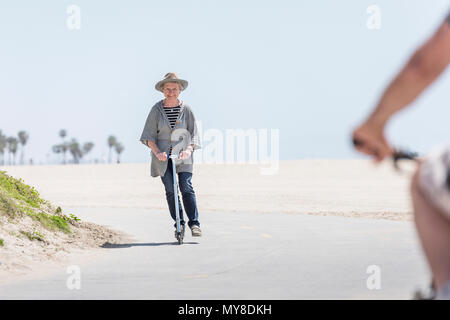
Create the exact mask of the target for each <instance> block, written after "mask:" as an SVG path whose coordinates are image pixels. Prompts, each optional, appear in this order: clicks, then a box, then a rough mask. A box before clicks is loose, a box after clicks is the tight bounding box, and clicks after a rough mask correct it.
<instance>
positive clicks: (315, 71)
mask: <svg viewBox="0 0 450 320" xmlns="http://www.w3.org/2000/svg"><path fill="white" fill-rule="evenodd" d="M243 2H244V1H242V0H238V1H236V0H227V1H211V0H202V1H200V0H195V1H194V0H183V1H178V0H173V1H144V0H142V1H137V0H127V1H110V0H108V1H106V0H95V1H92V0H72V1H62V0H54V1H49V0H47V1H46V0H42V1H34V0H27V1H24V0H14V1H12V0H10V1H6V0H3V1H1V3H0V21H1V27H0V39H2V41H1V44H0V46H1V47H0V48H1V50H0V52H1V55H0V57H1V59H0V70H1V72H0V88H1V100H0V108H1V112H0V129H1V130H2V131H3V132H4V133H6V134H8V135H12V134H16V133H17V132H18V131H19V130H21V129H25V130H27V131H29V133H30V135H31V138H30V141H29V143H28V146H27V150H26V154H27V157H33V158H35V162H40V161H45V159H46V154H49V153H50V154H51V146H52V145H54V144H56V143H58V142H59V138H58V134H57V133H58V131H59V129H61V128H65V129H67V130H68V133H69V137H76V138H77V139H78V140H79V141H80V142H85V141H93V142H94V143H95V145H96V146H95V147H94V149H93V151H92V155H90V156H89V157H88V158H98V157H100V156H101V155H102V154H103V155H104V156H106V155H107V147H106V138H107V136H108V135H109V134H114V135H116V136H117V137H118V139H119V140H120V141H121V142H122V143H123V144H124V145H125V151H124V154H123V156H122V160H123V161H126V162H143V161H148V160H149V153H148V151H147V149H146V148H145V147H144V146H143V145H142V144H141V143H140V142H139V141H138V139H139V137H140V134H141V131H142V128H143V125H144V122H145V119H146V117H147V114H148V112H149V110H150V108H151V107H152V106H153V104H154V103H155V102H156V101H158V100H159V99H161V98H162V95H161V94H160V93H159V92H157V91H155V89H154V84H155V82H156V81H158V80H159V79H161V78H162V76H163V75H164V74H165V73H166V72H169V71H174V72H176V73H177V74H178V75H179V76H180V77H182V78H185V79H187V80H188V81H189V83H190V84H189V88H188V89H187V90H186V91H185V92H184V93H183V94H182V96H181V98H182V99H183V100H185V101H186V102H187V103H188V104H190V105H191V107H192V108H193V110H194V112H195V115H196V117H197V119H198V120H201V121H202V123H203V128H204V130H206V129H208V128H216V129H220V130H225V129H228V128H242V129H247V128H256V129H260V128H267V129H272V128H273V129H280V158H281V159H298V158H332V157H337V158H350V157H357V156H358V155H356V153H355V152H354V151H353V150H352V148H351V147H350V145H349V134H350V131H351V128H352V127H353V126H354V125H355V124H356V123H357V122H358V121H359V120H360V119H362V117H363V116H365V114H367V112H368V111H369V110H370V109H371V108H372V107H373V105H374V104H375V103H376V101H377V99H378V96H379V94H380V93H381V92H382V90H383V89H384V88H385V87H386V85H387V84H388V81H390V79H391V78H392V77H393V76H394V75H395V73H396V72H397V71H398V70H399V69H400V68H401V66H403V64H404V63H405V61H406V59H407V58H408V57H409V56H410V54H411V53H412V51H413V49H415V48H416V47H417V46H418V45H419V44H421V43H422V41H424V39H426V37H427V36H428V35H430V34H431V33H432V32H433V31H434V30H435V28H436V27H437V26H438V24H439V23H440V22H441V21H442V19H443V18H444V16H445V15H446V14H447V12H448V11H449V10H450V2H449V1H447V0H434V1H423V0H378V1H366V0H346V1H333V0H314V1H312V0H309V1H299V0H292V1H287V0H277V1H261V0H258V1H245V4H244V3H243ZM71 4H75V5H78V6H79V7H80V9H81V30H78V31H70V30H68V28H67V27H66V19H67V16H68V15H67V13H66V9H67V7H68V6H69V5H71ZM372 4H376V5H378V6H379V7H380V8H381V13H382V20H381V22H382V27H381V30H376V31H375V30H368V29H367V27H366V21H367V19H368V14H367V13H366V9H367V7H368V6H369V5H372ZM449 88H450V75H449V72H446V73H445V74H444V76H443V77H442V78H441V79H440V81H439V82H438V83H437V84H436V85H435V86H434V87H433V88H432V89H431V90H429V91H427V93H426V94H425V95H424V96H422V98H421V99H420V100H419V101H417V103H415V106H414V108H412V109H410V110H408V111H407V112H405V113H404V114H403V115H402V117H397V118H396V119H395V120H394V121H393V122H392V123H391V125H390V126H389V132H388V133H389V136H390V137H392V140H393V141H394V142H395V143H396V144H397V145H401V146H407V147H410V148H412V149H415V150H419V151H421V152H426V151H428V150H429V149H430V148H432V147H433V145H435V144H436V143H440V142H445V141H446V140H450V125H449V124H448V121H449V119H450V107H449V104H450V90H449ZM236 115H239V117H238V118H236ZM52 157H53V156H52Z"/></svg>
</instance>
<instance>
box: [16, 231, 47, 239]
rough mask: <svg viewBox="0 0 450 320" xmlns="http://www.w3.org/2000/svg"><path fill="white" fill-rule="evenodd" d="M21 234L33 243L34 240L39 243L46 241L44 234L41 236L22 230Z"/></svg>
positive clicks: (37, 233)
mask: <svg viewBox="0 0 450 320" xmlns="http://www.w3.org/2000/svg"><path fill="white" fill-rule="evenodd" d="M20 233H21V234H23V235H24V236H26V237H27V238H28V240H30V241H33V240H39V241H44V236H43V235H42V234H40V233H39V232H36V231H35V232H33V233H31V232H27V231H23V230H20Z"/></svg>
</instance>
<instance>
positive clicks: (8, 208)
mask: <svg viewBox="0 0 450 320" xmlns="http://www.w3.org/2000/svg"><path fill="white" fill-rule="evenodd" d="M0 212H2V213H5V214H6V215H7V216H8V217H10V218H14V217H16V216H17V215H18V214H19V213H20V210H19V208H18V207H17V205H16V204H15V203H14V201H13V200H12V199H11V198H10V197H9V196H8V195H6V194H5V193H4V192H3V191H2V190H0Z"/></svg>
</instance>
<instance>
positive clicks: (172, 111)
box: [163, 105, 181, 156]
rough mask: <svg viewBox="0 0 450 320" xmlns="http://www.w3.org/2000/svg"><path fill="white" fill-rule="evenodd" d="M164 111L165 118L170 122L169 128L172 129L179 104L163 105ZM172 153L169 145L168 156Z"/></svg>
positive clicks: (178, 112)
mask: <svg viewBox="0 0 450 320" xmlns="http://www.w3.org/2000/svg"><path fill="white" fill-rule="evenodd" d="M163 109H164V112H165V113H166V116H167V119H169V123H170V128H172V129H173V127H174V126H175V124H176V121H177V119H178V115H179V114H180V109H181V107H180V105H178V106H176V107H166V106H164V107H163ZM171 154H172V147H170V149H169V154H168V155H169V156H170V155H171Z"/></svg>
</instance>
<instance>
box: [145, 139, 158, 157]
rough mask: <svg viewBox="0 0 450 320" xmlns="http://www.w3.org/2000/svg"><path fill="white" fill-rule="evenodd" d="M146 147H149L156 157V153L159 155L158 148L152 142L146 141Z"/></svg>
mask: <svg viewBox="0 0 450 320" xmlns="http://www.w3.org/2000/svg"><path fill="white" fill-rule="evenodd" d="M147 145H148V146H149V148H150V149H151V150H152V152H153V153H154V154H155V155H157V154H158V153H160V152H161V151H160V150H159V148H158V146H157V145H156V143H154V142H153V141H150V140H147Z"/></svg>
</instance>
